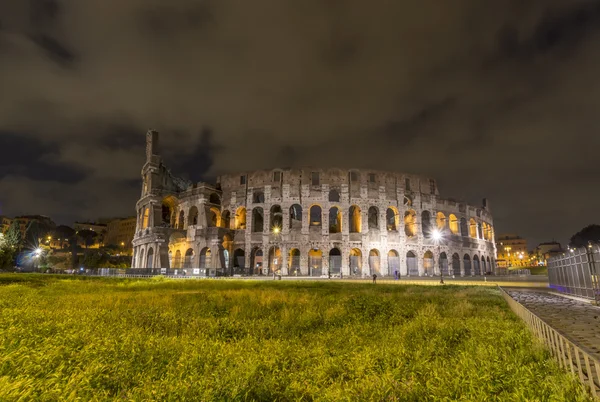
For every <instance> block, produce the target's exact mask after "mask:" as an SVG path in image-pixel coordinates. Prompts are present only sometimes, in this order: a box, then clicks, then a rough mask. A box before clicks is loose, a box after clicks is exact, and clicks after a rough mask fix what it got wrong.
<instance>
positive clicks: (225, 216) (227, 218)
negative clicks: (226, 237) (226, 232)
mask: <svg viewBox="0 0 600 402" xmlns="http://www.w3.org/2000/svg"><path fill="white" fill-rule="evenodd" d="M221 222H222V223H223V225H222V226H223V227H224V228H225V229H229V228H231V212H229V210H227V209H226V210H225V211H223V213H222V214H221Z"/></svg>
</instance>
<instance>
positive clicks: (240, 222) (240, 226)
mask: <svg viewBox="0 0 600 402" xmlns="http://www.w3.org/2000/svg"><path fill="white" fill-rule="evenodd" d="M235 229H236V230H245V229H246V208H244V207H239V208H238V209H237V211H236V212H235Z"/></svg>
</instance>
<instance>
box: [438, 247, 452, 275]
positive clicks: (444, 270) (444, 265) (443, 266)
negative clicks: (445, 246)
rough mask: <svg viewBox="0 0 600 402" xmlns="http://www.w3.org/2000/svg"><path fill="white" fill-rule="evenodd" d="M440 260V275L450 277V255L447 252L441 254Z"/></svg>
mask: <svg viewBox="0 0 600 402" xmlns="http://www.w3.org/2000/svg"><path fill="white" fill-rule="evenodd" d="M439 258H440V262H439V270H440V273H441V274H442V275H446V276H448V275H449V274H450V273H449V270H448V255H447V254H446V253H445V252H441V253H440V257H439Z"/></svg>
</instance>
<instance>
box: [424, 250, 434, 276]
mask: <svg viewBox="0 0 600 402" xmlns="http://www.w3.org/2000/svg"><path fill="white" fill-rule="evenodd" d="M423 273H424V274H425V276H433V275H434V270H433V253H432V252H431V251H429V250H427V251H426V252H425V254H423Z"/></svg>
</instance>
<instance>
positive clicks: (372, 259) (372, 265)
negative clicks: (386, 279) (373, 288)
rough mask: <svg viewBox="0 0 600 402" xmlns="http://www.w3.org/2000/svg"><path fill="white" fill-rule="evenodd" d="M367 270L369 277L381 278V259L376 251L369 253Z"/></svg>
mask: <svg viewBox="0 0 600 402" xmlns="http://www.w3.org/2000/svg"><path fill="white" fill-rule="evenodd" d="M369 270H370V271H371V275H373V274H375V275H377V276H381V257H380V255H379V250H377V249H372V250H371V251H369Z"/></svg>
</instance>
